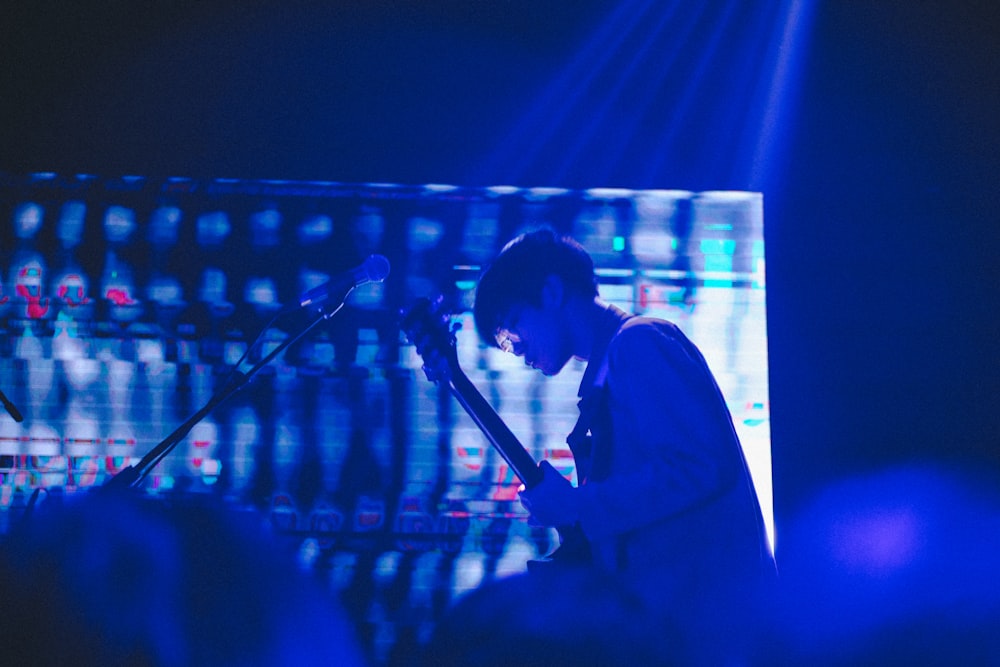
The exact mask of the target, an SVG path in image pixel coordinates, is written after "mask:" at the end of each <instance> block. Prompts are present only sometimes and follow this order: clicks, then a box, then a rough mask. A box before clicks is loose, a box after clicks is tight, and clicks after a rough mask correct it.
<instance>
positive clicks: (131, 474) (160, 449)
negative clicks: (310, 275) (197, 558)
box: [99, 285, 353, 493]
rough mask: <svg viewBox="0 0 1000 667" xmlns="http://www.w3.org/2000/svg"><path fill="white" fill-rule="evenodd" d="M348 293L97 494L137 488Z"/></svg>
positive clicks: (340, 305) (238, 374)
mask: <svg viewBox="0 0 1000 667" xmlns="http://www.w3.org/2000/svg"><path fill="white" fill-rule="evenodd" d="M351 289H353V285H352V286H351V288H350V289H348V291H347V292H345V293H344V296H343V297H341V299H340V300H339V301H331V302H330V303H332V304H335V305H336V308H333V309H332V310H329V311H328V310H326V309H324V308H320V309H319V316H318V317H316V318H314V319H313V320H312V321H311V322H309V323H308V324H307V325H306V326H305V327H304V328H303V329H302V330H301V331H299V332H298V333H297V334H295V335H294V336H292V337H289V338H286V339H285V340H283V341H281V343H280V344H279V345H278V346H277V347H275V348H274V349H273V350H271V352H270V353H269V354H268V355H267V356H265V357H264V358H263V359H261V360H260V361H258V362H257V363H256V364H255V365H254V366H253V367H252V368H250V370H249V371H247V372H246V373H243V372H240V371H237V370H235V369H234V372H233V373H232V374H231V376H230V378H229V380H228V382H227V383H226V385H225V386H224V387H222V388H221V390H219V391H217V392H216V393H215V394H214V395H213V396H212V398H211V399H209V401H208V403H206V404H205V405H204V407H202V408H201V409H200V410H198V411H197V412H196V413H194V414H193V415H191V417H190V418H189V419H188V420H187V421H185V422H184V423H183V424H181V425H180V426H179V427H178V428H177V429H176V430H175V431H174V432H173V433H171V434H170V435H168V436H167V437H166V438H165V439H164V440H163V441H161V442H160V444H158V445H156V447H154V448H153V449H152V450H150V451H149V453H148V454H146V455H145V456H144V457H142V459H140V460H139V462H138V463H136V464H135V465H131V466H128V467H127V468H123V469H121V470H120V471H118V473H116V474H115V476H114V477H112V478H110V479H108V480H107V481H106V482H104V484H103V485H102V486H101V487H100V489H99V491H100V492H101V493H104V492H107V491H120V490H124V489H136V488H138V487H139V485H141V484H142V482H143V480H144V479H145V478H146V475H148V474H149V472H150V471H151V470H152V469H153V468H154V467H155V466H156V465H157V464H158V463H159V462H160V461H162V460H163V459H164V457H166V456H167V454H169V453H170V452H171V450H173V448H174V447H176V446H177V445H178V444H179V443H180V442H181V441H182V440H183V439H184V438H185V437H186V436H187V434H188V433H190V431H191V429H192V428H194V427H195V425H196V424H197V423H198V422H200V421H201V420H202V419H204V418H205V417H206V416H208V414H209V413H210V412H211V411H212V410H213V409H215V407H216V406H218V405H219V404H221V403H223V402H224V401H225V400H226V399H228V398H229V397H230V396H232V395H233V394H235V393H236V392H237V391H239V390H240V389H242V388H243V387H245V386H246V385H247V384H248V383H249V382H250V380H251V379H253V376H254V375H256V374H257V372H258V371H259V370H260V369H261V368H263V367H264V366H266V365H267V364H269V363H270V362H271V361H272V360H273V359H274V358H275V357H277V356H278V355H279V354H281V353H282V352H283V351H284V350H285V349H286V348H287V347H289V346H290V345H292V344H294V343H296V342H298V341H299V340H300V339H301V338H302V337H303V336H305V335H306V334H307V333H309V332H310V331H311V330H312V329H313V327H315V326H316V325H317V324H319V323H320V322H322V321H323V320H327V319H330V318H331V317H333V316H334V315H335V314H336V313H337V311H339V310H340V309H341V308H343V307H344V300H345V299H346V298H347V294H348V293H350V291H351Z"/></svg>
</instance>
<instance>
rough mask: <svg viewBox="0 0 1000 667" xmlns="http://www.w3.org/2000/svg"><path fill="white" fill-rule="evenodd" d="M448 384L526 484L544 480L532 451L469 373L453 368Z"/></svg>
mask: <svg viewBox="0 0 1000 667" xmlns="http://www.w3.org/2000/svg"><path fill="white" fill-rule="evenodd" d="M448 387H449V389H450V390H451V393H452V394H453V395H454V396H455V398H456V399H457V400H458V402H459V403H460V404H461V405H462V407H463V408H464V409H465V411H466V412H467V413H468V414H469V416H470V417H471V418H472V420H473V421H474V422H476V425H477V426H478V427H479V429H480V430H481V431H482V432H483V435H485V436H486V437H487V438H488V439H489V441H490V443H491V444H492V445H493V447H494V448H495V449H496V450H497V451H498V452H500V456H502V457H503V459H504V460H505V461H506V462H507V465H509V466H510V469H511V470H513V471H514V474H515V475H517V476H518V478H520V480H521V482H522V483H523V484H524V486H525V487H526V488H528V489H530V488H532V487H534V486H535V485H536V484H538V483H539V482H541V481H542V476H543V473H542V471H541V470H539V468H538V466H537V465H536V463H535V460H534V459H533V458H532V457H531V454H529V453H528V450H526V449H525V448H524V445H522V444H521V443H520V441H519V440H518V439H517V436H515V435H514V433H513V432H511V430H510V429H509V428H508V427H507V424H505V423H504V422H503V420H502V419H501V418H500V415H498V414H497V413H496V410H494V409H493V406H492V405H490V404H489V401H487V400H486V399H485V398H484V397H483V395H482V394H481V393H479V390H478V389H477V388H476V385H474V384H472V381H471V380H469V378H468V377H466V375H465V373H463V372H462V371H461V370H460V369H458V368H454V367H453V368H452V369H451V378H450V381H449V383H448Z"/></svg>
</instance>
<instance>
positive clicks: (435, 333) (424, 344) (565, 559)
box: [401, 299, 590, 573]
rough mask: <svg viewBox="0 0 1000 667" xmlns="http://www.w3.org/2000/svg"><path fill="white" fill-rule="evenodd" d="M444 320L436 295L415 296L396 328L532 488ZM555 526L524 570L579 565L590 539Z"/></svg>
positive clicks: (529, 462) (523, 459) (523, 454)
mask: <svg viewBox="0 0 1000 667" xmlns="http://www.w3.org/2000/svg"><path fill="white" fill-rule="evenodd" d="M449 325H450V317H449V316H448V315H447V314H446V313H442V312H441V310H440V300H439V301H437V302H432V301H431V300H430V299H418V300H417V302H416V303H415V304H414V306H413V307H412V308H411V309H410V310H409V311H408V312H407V313H405V314H404V316H403V320H402V323H401V328H402V329H403V331H404V332H405V333H406V336H407V338H408V339H409V341H410V342H411V343H413V344H414V345H416V347H417V353H418V354H420V357H421V359H423V362H424V366H423V370H424V374H425V375H427V379H428V380H430V381H431V382H435V383H438V384H444V385H445V386H447V387H448V389H449V391H450V392H451V394H452V395H453V396H454V397H455V398H456V399H457V400H458V402H459V404H460V405H461V406H462V408H463V409H464V410H465V411H466V413H467V414H468V415H469V417H471V418H472V421H474V422H475V423H476V426H478V427H479V430H480V431H482V433H483V435H484V436H486V439H487V440H489V441H490V444H491V445H493V448H494V449H496V451H497V452H498V453H499V454H500V456H502V457H503V459H504V461H506V462H507V465H508V466H510V469H511V470H512V471H513V472H514V474H515V475H517V477H518V479H520V480H521V482H522V483H523V484H524V486H525V488H528V489H531V488H533V487H534V486H535V485H537V484H539V483H541V481H542V477H543V473H542V471H541V470H540V469H539V468H538V464H537V463H536V462H535V460H534V459H533V458H532V457H531V454H529V453H528V450H526V449H525V448H524V445H522V444H521V443H520V441H519V440H518V439H517V437H516V436H515V435H514V434H513V432H511V430H510V428H508V427H507V425H506V424H505V423H504V421H503V420H502V419H501V418H500V416H499V415H498V414H497V413H496V410H494V409H493V406H491V405H490V404H489V402H488V401H487V400H486V399H485V398H484V397H483V395H482V394H481V393H480V392H479V390H478V389H477V388H476V386H475V385H474V384H473V383H472V381H471V380H469V378H468V377H467V376H466V375H465V372H464V371H463V370H462V368H461V366H459V363H458V352H457V349H456V346H455V335H454V332H453V331H452V330H451V328H450V326H449ZM556 530H557V532H558V533H559V544H560V546H559V547H558V548H556V549H555V551H553V552H552V553H550V554H549V555H547V556H545V557H544V558H541V559H536V560H531V561H529V562H528V570H529V572H535V573H537V572H541V571H545V570H549V569H552V567H553V566H558V567H560V568H562V567H580V566H584V565H586V564H588V563H589V562H590V544H589V542H588V541H587V538H586V536H585V535H584V534H583V530H582V529H581V528H580V526H579V525H574V526H564V527H559V528H557V529H556Z"/></svg>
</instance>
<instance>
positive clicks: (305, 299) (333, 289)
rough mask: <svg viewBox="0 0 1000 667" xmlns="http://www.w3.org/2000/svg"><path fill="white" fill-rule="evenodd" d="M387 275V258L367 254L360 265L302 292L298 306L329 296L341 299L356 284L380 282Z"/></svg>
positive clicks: (319, 300)
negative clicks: (366, 257)
mask: <svg viewBox="0 0 1000 667" xmlns="http://www.w3.org/2000/svg"><path fill="white" fill-rule="evenodd" d="M387 275H389V260H388V259H386V258H385V257H383V256H382V255H369V256H368V259H366V260H365V261H364V262H362V263H361V265H360V266H356V267H354V268H353V269H349V270H347V271H343V272H341V273H339V274H337V275H335V276H334V277H333V278H331V279H330V280H328V281H327V282H325V283H323V284H322V285H320V286H319V287H314V288H312V289H311V290H309V291H308V292H306V293H305V294H303V295H302V297H301V298H300V299H299V306H309V305H312V304H314V303H319V302H321V301H326V300H327V299H329V298H330V297H337V298H341V299H343V298H344V297H346V296H347V295H348V293H350V291H351V290H352V289H354V288H355V287H357V286H358V285H364V284H365V283H380V282H382V281H383V280H385V277H386V276H387Z"/></svg>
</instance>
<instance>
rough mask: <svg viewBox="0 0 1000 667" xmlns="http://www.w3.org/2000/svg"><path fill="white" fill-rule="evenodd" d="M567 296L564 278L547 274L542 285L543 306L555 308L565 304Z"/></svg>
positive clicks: (549, 308) (548, 308)
mask: <svg viewBox="0 0 1000 667" xmlns="http://www.w3.org/2000/svg"><path fill="white" fill-rule="evenodd" d="M565 296H566V292H565V289H564V287H563V281H562V278H560V277H559V276H557V275H555V274H554V273H553V274H550V275H549V276H546V278H545V283H544V284H543V285H542V308H543V309H546V310H555V309H557V308H560V307H561V306H562V305H563V300H564V298H565Z"/></svg>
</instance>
